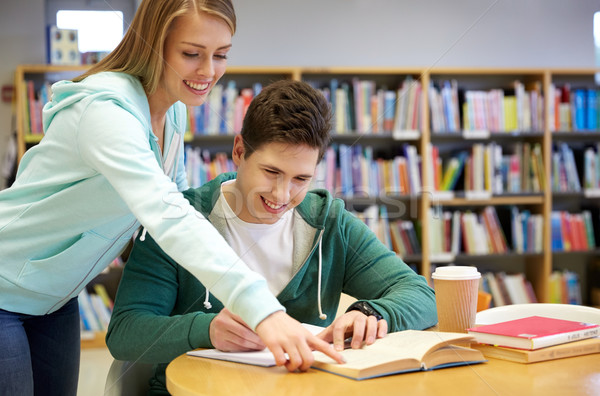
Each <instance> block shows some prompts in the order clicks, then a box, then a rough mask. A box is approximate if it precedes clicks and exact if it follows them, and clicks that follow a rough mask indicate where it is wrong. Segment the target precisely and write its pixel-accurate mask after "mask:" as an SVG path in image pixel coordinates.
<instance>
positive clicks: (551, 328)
mask: <svg viewBox="0 0 600 396" xmlns="http://www.w3.org/2000/svg"><path fill="white" fill-rule="evenodd" d="M467 330H468V333H469V334H470V335H472V336H474V337H475V340H476V341H477V342H478V343H480V344H490V345H498V346H502V347H510V348H518V349H528V350H535V349H540V348H545V347H549V346H553V345H559V344H564V343H568V342H572V341H578V340H583V339H586V338H592V337H597V336H598V335H600V325H598V324H593V323H583V322H576V321H572V320H563V319H555V318H548V317H544V316H529V317H526V318H521V319H514V320H508V321H505V322H499V323H494V324H489V325H483V326H476V327H472V328H469V329H467Z"/></svg>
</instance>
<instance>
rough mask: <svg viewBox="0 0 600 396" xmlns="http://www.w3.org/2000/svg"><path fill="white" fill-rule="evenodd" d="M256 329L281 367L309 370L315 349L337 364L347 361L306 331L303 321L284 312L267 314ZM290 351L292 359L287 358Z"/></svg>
mask: <svg viewBox="0 0 600 396" xmlns="http://www.w3.org/2000/svg"><path fill="white" fill-rule="evenodd" d="M256 332H257V333H258V335H259V336H260V338H261V339H262V341H263V342H264V343H265V344H266V345H267V348H269V350H270V351H271V353H272V354H273V356H274V357H275V362H276V363H277V365H278V366H285V368H287V369H288V371H295V370H300V371H306V370H308V368H309V367H310V366H311V364H312V363H313V361H314V357H313V354H312V350H313V349H314V350H317V351H321V352H323V353H324V354H326V355H327V356H329V357H330V358H332V359H333V360H335V361H336V362H338V363H344V358H343V357H342V355H340V354H339V353H337V352H336V351H334V350H333V348H332V347H331V345H330V344H329V343H327V342H325V341H323V340H321V339H319V338H317V337H316V336H314V335H312V334H311V333H310V331H308V330H306V329H305V328H304V327H302V325H301V324H300V322H298V321H297V320H295V319H293V318H291V317H290V316H289V315H287V314H286V313H285V312H283V311H277V312H275V313H273V314H271V315H269V316H267V317H266V318H265V319H264V320H263V321H262V322H260V323H259V324H258V326H257V327H256ZM286 353H287V354H288V357H289V360H287V359H286V358H285V354H286Z"/></svg>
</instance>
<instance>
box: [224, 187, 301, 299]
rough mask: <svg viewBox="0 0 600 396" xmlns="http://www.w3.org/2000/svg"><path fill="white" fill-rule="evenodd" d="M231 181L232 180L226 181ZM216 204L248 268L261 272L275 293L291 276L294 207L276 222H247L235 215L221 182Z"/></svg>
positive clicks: (235, 249) (282, 287)
mask: <svg viewBox="0 0 600 396" xmlns="http://www.w3.org/2000/svg"><path fill="white" fill-rule="evenodd" d="M230 182H233V180H231V181H228V182H226V183H230ZM224 184H225V183H224ZM216 205H221V209H222V211H223V213H224V214H225V221H226V223H227V231H228V232H229V235H230V239H229V240H228V242H229V244H230V245H231V247H232V248H233V250H234V251H235V252H236V253H237V254H238V255H239V256H240V258H241V259H242V260H243V261H244V263H246V265H247V266H248V267H249V268H250V269H252V270H253V271H255V272H258V273H259V274H261V275H262V276H264V277H265V279H266V280H267V283H268V285H269V289H270V290H271V292H272V293H273V294H274V295H278V294H279V293H280V292H281V291H282V290H283V289H284V288H285V286H286V285H287V284H288V283H289V281H290V279H291V278H292V263H293V252H294V238H293V235H294V234H293V229H294V217H295V216H294V209H292V210H289V211H287V212H286V213H284V215H283V216H282V217H281V218H280V219H279V220H278V221H277V222H276V223H275V224H256V223H247V222H245V221H243V220H241V219H240V218H239V217H237V216H236V215H235V213H234V212H233V210H232V209H231V207H230V206H229V204H228V203H227V200H226V199H225V197H224V196H223V189H222V186H221V193H220V195H219V199H218V200H217V202H216Z"/></svg>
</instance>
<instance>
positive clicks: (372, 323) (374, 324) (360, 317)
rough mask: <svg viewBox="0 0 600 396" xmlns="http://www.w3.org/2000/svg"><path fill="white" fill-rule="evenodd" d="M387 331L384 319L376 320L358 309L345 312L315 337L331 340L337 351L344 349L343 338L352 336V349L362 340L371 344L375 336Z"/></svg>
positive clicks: (380, 335)
mask: <svg viewBox="0 0 600 396" xmlns="http://www.w3.org/2000/svg"><path fill="white" fill-rule="evenodd" d="M387 332H388V324H387V322H386V321H385V319H381V320H379V321H377V319H376V318H375V316H366V315H365V314H363V313H362V312H360V311H350V312H346V313H345V314H343V315H342V316H340V317H339V318H337V319H336V320H334V321H333V323H332V324H330V325H329V326H328V327H327V328H326V329H325V330H323V331H322V332H320V333H319V334H317V337H319V338H320V339H322V340H323V341H325V342H329V343H331V342H333V346H334V348H335V349H336V350H337V351H342V350H344V340H345V339H346V338H348V337H352V343H351V346H352V348H353V349H358V348H360V347H362V344H363V342H365V343H366V344H367V345H371V344H372V343H374V342H375V339H377V338H383V337H385V335H386V334H387Z"/></svg>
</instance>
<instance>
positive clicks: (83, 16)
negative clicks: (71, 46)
mask: <svg viewBox="0 0 600 396" xmlns="http://www.w3.org/2000/svg"><path fill="white" fill-rule="evenodd" d="M56 26H57V27H58V28H59V29H77V30H78V39H79V42H78V44H79V52H81V53H84V52H110V51H112V50H113V49H114V48H115V47H116V46H117V44H119V41H121V39H122V38H123V12H121V11H75V10H60V11H58V12H57V13H56Z"/></svg>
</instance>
